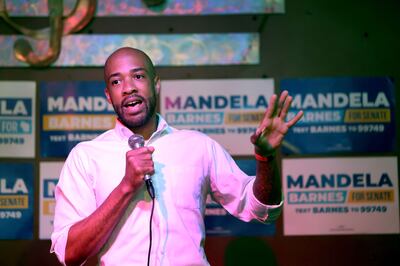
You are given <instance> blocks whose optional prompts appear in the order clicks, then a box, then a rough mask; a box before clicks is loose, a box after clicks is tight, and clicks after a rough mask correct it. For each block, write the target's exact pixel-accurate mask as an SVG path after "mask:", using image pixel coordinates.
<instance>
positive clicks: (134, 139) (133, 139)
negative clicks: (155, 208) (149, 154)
mask: <svg viewBox="0 0 400 266" xmlns="http://www.w3.org/2000/svg"><path fill="white" fill-rule="evenodd" d="M128 144H129V147H131V149H132V150H135V149H138V148H140V147H143V146H144V138H143V136H142V135H139V134H133V135H132V136H130V137H129V139H128ZM143 179H144V182H145V183H146V187H147V191H148V192H149V195H150V197H151V198H152V199H154V198H155V193H154V187H153V182H152V181H151V177H150V175H147V174H146V175H145V176H144V178H143Z"/></svg>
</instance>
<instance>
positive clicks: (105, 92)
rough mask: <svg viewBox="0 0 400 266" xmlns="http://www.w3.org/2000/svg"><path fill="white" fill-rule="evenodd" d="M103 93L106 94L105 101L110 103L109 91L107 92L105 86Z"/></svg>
mask: <svg viewBox="0 0 400 266" xmlns="http://www.w3.org/2000/svg"><path fill="white" fill-rule="evenodd" d="M104 94H105V95H106V98H107V102H108V103H110V104H112V101H111V97H110V93H109V91H108V89H107V87H106V88H105V89H104Z"/></svg>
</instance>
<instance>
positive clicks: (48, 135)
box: [40, 81, 115, 157]
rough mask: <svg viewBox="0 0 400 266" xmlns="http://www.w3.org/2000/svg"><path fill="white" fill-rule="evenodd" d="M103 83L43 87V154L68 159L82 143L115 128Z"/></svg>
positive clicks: (41, 104)
mask: <svg viewBox="0 0 400 266" xmlns="http://www.w3.org/2000/svg"><path fill="white" fill-rule="evenodd" d="M104 88H105V84H104V82H102V81H80V82H42V83H40V99H41V103H40V154H41V156H42V157H66V156H67V155H68V153H69V152H70V150H71V149H72V148H73V147H74V146H75V145H76V144H77V143H78V142H81V141H85V140H90V139H93V138H95V137H96V136H98V135H99V134H101V133H102V132H104V131H106V130H108V129H110V128H112V127H114V123H115V115H114V110H113V108H112V106H111V105H110V104H109V103H108V102H107V99H106V96H105V94H104Z"/></svg>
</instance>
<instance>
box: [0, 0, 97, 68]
mask: <svg viewBox="0 0 400 266" xmlns="http://www.w3.org/2000/svg"><path fill="white" fill-rule="evenodd" d="M96 6H97V0H77V2H76V4H75V7H74V9H73V10H72V11H71V12H70V14H68V15H67V16H66V17H63V9H64V7H63V0H48V9H49V17H50V28H44V29H39V30H32V29H29V28H26V27H23V26H21V25H18V24H17V23H15V22H14V21H12V20H11V18H10V17H9V15H8V12H7V8H6V4H5V0H0V17H2V18H3V19H4V20H5V21H6V22H7V23H8V24H9V25H10V26H11V27H13V28H14V29H16V30H17V31H19V32H21V33H22V34H24V35H26V36H29V37H31V38H33V39H36V40H46V39H48V40H49V49H48V50H47V52H46V53H45V54H44V55H38V54H36V53H35V52H34V51H33V49H32V46H31V44H30V43H29V42H28V41H27V40H26V39H18V40H16V41H15V43H14V54H15V57H16V58H17V59H18V60H19V61H22V62H25V63H28V64H29V65H31V66H34V67H46V66H49V65H50V64H52V63H53V62H55V61H56V60H57V58H58V56H59V55H60V52H61V46H62V43H61V42H62V36H63V35H68V34H71V33H74V32H77V31H79V30H81V29H83V28H84V27H85V26H86V25H87V24H88V23H89V22H90V20H91V19H92V18H93V17H94V14H95V12H96Z"/></svg>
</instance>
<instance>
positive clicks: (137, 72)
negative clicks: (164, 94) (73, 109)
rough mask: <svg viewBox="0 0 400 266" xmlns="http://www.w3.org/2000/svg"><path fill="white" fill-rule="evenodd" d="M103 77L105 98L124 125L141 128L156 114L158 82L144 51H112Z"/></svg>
mask: <svg viewBox="0 0 400 266" xmlns="http://www.w3.org/2000/svg"><path fill="white" fill-rule="evenodd" d="M105 81H106V83H107V88H106V90H105V93H106V96H107V99H108V101H109V102H110V103H111V104H112V105H113V107H114V110H115V112H116V113H117V115H118V118H119V120H120V121H121V122H122V123H123V124H124V125H125V126H126V127H128V128H130V129H135V128H140V127H142V126H143V125H145V124H146V123H148V122H149V121H150V119H151V118H152V117H153V116H154V115H155V112H156V105H157V94H158V91H159V87H160V82H159V79H158V77H156V76H155V73H154V69H153V67H152V65H151V63H150V62H149V61H148V60H147V58H146V57H145V56H144V55H142V54H141V53H138V52H132V51H126V52H122V53H117V54H114V55H113V56H112V57H111V58H110V59H109V60H108V63H107V65H106V66H105Z"/></svg>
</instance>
